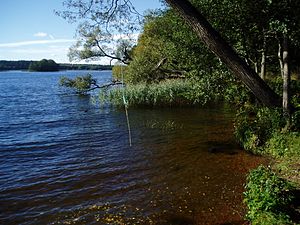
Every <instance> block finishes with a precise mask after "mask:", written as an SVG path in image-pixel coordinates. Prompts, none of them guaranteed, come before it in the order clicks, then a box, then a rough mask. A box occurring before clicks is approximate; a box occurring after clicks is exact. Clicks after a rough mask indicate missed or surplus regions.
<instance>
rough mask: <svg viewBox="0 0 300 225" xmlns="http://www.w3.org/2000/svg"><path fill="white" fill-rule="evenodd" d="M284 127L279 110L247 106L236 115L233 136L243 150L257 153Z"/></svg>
mask: <svg viewBox="0 0 300 225" xmlns="http://www.w3.org/2000/svg"><path fill="white" fill-rule="evenodd" d="M284 125H285V120H284V118H283V116H282V113H281V111H280V110H278V109H269V108H256V107H254V106H247V107H244V108H242V109H241V110H240V111H239V112H238V113H237V116H236V120H235V124H234V126H235V136H236V138H237V139H238V141H239V142H240V143H241V145H242V146H243V147H244V149H246V150H248V151H252V152H255V153H259V152H260V151H261V150H262V149H261V148H260V147H262V146H263V145H264V144H265V143H266V142H267V141H268V140H269V139H270V138H271V137H272V134H273V132H276V131H279V130H281V128H282V127H284Z"/></svg>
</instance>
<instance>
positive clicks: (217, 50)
mask: <svg viewBox="0 0 300 225" xmlns="http://www.w3.org/2000/svg"><path fill="white" fill-rule="evenodd" d="M166 2H167V3H168V4H169V5H170V6H171V7H172V8H173V9H174V10H176V11H177V12H178V14H179V15H180V16H181V17H182V18H183V20H184V21H186V22H187V23H188V24H189V25H190V26H191V28H192V29H193V30H194V32H195V33H196V34H197V36H198V37H199V38H200V39H201V40H202V41H203V42H204V43H205V44H206V46H207V47H208V48H209V49H210V50H211V51H212V52H213V53H214V54H215V55H216V56H218V57H219V58H220V59H221V61H222V62H223V63H224V64H225V65H226V66H227V67H228V68H229V69H230V70H231V71H232V72H233V74H234V75H235V76H236V77H237V78H238V79H240V80H241V81H242V82H243V83H244V84H245V85H246V86H247V87H248V88H249V89H250V91H251V92H252V93H253V94H254V95H255V96H256V98H257V99H258V100H260V101H261V103H263V104H264V105H266V106H268V107H280V106H281V99H280V97H279V96H278V95H277V94H276V93H275V92H274V91H273V90H272V89H271V88H270V87H269V86H268V85H267V84H266V83H265V82H264V81H263V80H262V79H261V78H260V77H259V75H258V74H257V73H256V72H255V71H254V70H253V69H252V68H251V67H250V66H249V65H248V64H247V63H246V62H245V61H244V60H243V59H242V58H241V57H240V56H239V55H238V54H237V53H236V52H235V50H233V48H232V47H231V46H230V45H229V44H228V43H227V42H226V41H225V40H224V39H223V38H222V37H221V35H220V34H219V33H218V32H217V31H216V30H215V29H214V28H213V27H212V26H211V24H210V23H209V22H208V21H207V20H206V19H205V18H204V16H203V15H202V14H201V13H200V12H199V11H198V10H197V9H196V8H195V7H194V6H193V5H192V4H191V3H190V2H189V1H188V0H166Z"/></svg>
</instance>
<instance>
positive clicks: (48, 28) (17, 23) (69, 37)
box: [0, 0, 161, 64]
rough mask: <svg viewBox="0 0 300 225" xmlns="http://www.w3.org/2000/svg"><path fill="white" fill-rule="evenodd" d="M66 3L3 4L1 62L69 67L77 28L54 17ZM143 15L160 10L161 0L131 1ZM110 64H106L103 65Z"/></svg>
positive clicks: (11, 0)
mask: <svg viewBox="0 0 300 225" xmlns="http://www.w3.org/2000/svg"><path fill="white" fill-rule="evenodd" d="M62 3H63V0H0V30H1V35H0V60H41V59H44V58H45V59H53V60H55V61H56V62H58V63H68V62H69V59H68V57H67V53H68V49H69V47H70V46H71V45H72V44H74V43H75V42H76V39H75V33H76V28H77V24H70V23H68V22H67V21H66V20H64V19H63V18H61V17H59V16H57V15H55V13H54V10H63V9H64V8H63V4H62ZM132 3H133V4H134V6H135V8H136V9H137V10H138V11H139V12H141V13H143V12H144V11H145V10H148V9H155V8H159V7H160V6H161V3H160V2H159V0H132ZM101 62H102V63H104V64H105V63H106V62H108V61H107V60H103V61H101Z"/></svg>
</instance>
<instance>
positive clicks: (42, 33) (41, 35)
mask: <svg viewBox="0 0 300 225" xmlns="http://www.w3.org/2000/svg"><path fill="white" fill-rule="evenodd" d="M33 36H35V37H47V36H48V34H47V33H44V32H37V33H35V34H34V35H33Z"/></svg>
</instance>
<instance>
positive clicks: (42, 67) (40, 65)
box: [28, 59, 59, 72]
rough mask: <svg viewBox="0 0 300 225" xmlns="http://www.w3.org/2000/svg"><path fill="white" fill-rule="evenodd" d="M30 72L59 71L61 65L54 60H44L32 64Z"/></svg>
mask: <svg viewBox="0 0 300 225" xmlns="http://www.w3.org/2000/svg"><path fill="white" fill-rule="evenodd" d="M28 69H29V70H30V71H41V72H49V71H58V70H59V65H58V64H57V63H56V62H55V61H54V60H52V59H49V60H47V59H42V60H41V61H35V62H31V63H30V65H29V68H28Z"/></svg>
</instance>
